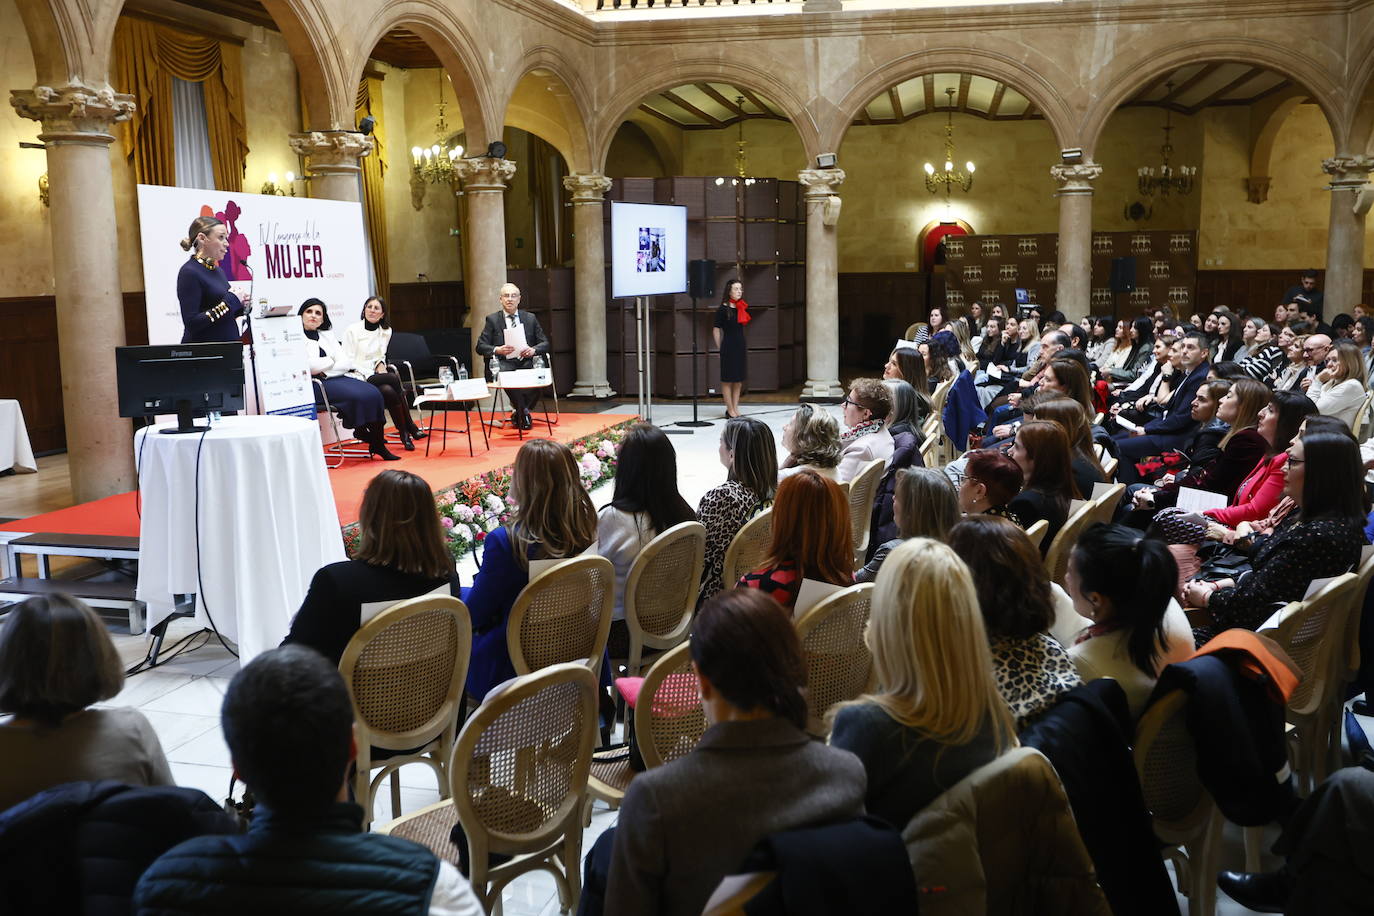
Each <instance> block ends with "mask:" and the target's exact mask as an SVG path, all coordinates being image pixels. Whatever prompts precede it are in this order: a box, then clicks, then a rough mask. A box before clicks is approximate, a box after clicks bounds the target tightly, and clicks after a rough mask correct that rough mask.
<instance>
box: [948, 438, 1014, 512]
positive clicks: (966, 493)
mask: <svg viewBox="0 0 1374 916" xmlns="http://www.w3.org/2000/svg"><path fill="white" fill-rule="evenodd" d="M1023 483H1024V477H1023V475H1022V473H1021V466H1020V465H1019V464H1017V463H1016V462H1015V461H1012V460H1011V458H1010V457H1009V456H1007V455H1004V454H1003V453H1002V452H999V451H997V450H995V449H990V448H985V449H978V450H977V451H973V452H969V454H968V459H967V461H966V462H965V464H964V470H963V473H962V474H961V475H960V477H959V484H958V486H959V491H958V495H959V511H960V512H962V513H963V514H964V515H992V516H996V517H997V518H1004V519H1006V520H1007V521H1009V522H1011V523H1012V524H1013V525H1017V526H1019V527H1025V526H1024V525H1023V524H1022V522H1021V519H1020V517H1019V516H1017V514H1016V513H1015V512H1013V511H1011V509H1009V508H1008V507H1007V506H1008V504H1009V503H1010V502H1011V501H1012V499H1013V498H1014V497H1015V496H1016V494H1018V493H1020V492H1021V486H1022V484H1023Z"/></svg>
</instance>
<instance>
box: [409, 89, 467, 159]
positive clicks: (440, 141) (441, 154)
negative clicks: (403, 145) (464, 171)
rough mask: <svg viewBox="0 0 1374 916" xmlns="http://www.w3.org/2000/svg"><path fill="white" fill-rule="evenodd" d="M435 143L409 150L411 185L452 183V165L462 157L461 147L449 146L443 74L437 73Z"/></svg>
mask: <svg viewBox="0 0 1374 916" xmlns="http://www.w3.org/2000/svg"><path fill="white" fill-rule="evenodd" d="M434 137H435V143H434V144H433V145H432V146H430V147H429V149H425V148H424V147H420V146H415V147H411V150H410V159H411V163H410V174H411V181H412V183H415V182H429V183H430V184H439V183H441V182H452V181H453V180H454V179H455V178H456V177H457V176H456V175H455V174H454V169H453V164H454V163H455V162H457V161H458V157H459V156H462V155H463V148H462V147H461V146H449V145H448V144H449V140H448V122H447V121H445V120H444V72H443V71H442V70H440V71H439V119H438V120H437V121H436V122H435V123H434Z"/></svg>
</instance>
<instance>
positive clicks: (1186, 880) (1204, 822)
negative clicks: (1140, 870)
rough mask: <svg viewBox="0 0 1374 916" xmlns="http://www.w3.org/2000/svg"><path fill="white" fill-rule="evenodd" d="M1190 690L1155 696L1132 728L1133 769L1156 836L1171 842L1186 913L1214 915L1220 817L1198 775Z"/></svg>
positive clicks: (1167, 854) (1194, 915) (1169, 851)
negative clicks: (1189, 710)
mask: <svg viewBox="0 0 1374 916" xmlns="http://www.w3.org/2000/svg"><path fill="white" fill-rule="evenodd" d="M1187 705H1188V695H1187V694H1185V693H1184V692H1183V691H1181V690H1174V691H1171V692H1170V693H1168V694H1166V695H1164V696H1163V697H1161V698H1160V699H1158V700H1156V701H1155V702H1154V703H1153V704H1152V705H1151V706H1150V708H1149V709H1147V710H1145V714H1144V715H1143V716H1141V718H1140V722H1139V723H1138V724H1137V725H1136V731H1135V750H1134V756H1135V768H1136V773H1137V775H1138V776H1139V777H1140V788H1141V791H1142V792H1143V793H1144V796H1145V807H1146V808H1148V809H1149V811H1150V816H1151V818H1152V819H1153V822H1154V831H1155V836H1156V837H1157V838H1158V839H1159V840H1160V841H1161V842H1162V843H1164V844H1166V845H1167V846H1169V847H1171V848H1169V849H1167V850H1166V851H1165V853H1164V854H1165V855H1166V856H1167V857H1168V858H1170V859H1171V860H1172V861H1173V863H1174V871H1175V874H1176V875H1177V876H1178V885H1179V890H1180V891H1182V893H1183V894H1184V895H1186V896H1187V898H1188V913H1189V916H1212V914H1213V913H1215V912H1216V905H1217V885H1216V877H1217V861H1218V854H1219V852H1220V845H1221V825H1222V816H1221V811H1220V809H1218V808H1217V803H1216V801H1215V800H1214V799H1213V798H1212V796H1211V795H1210V794H1208V792H1207V790H1206V789H1205V788H1204V787H1203V785H1202V781H1201V780H1200V779H1199V778H1198V774H1197V745H1196V743H1195V742H1194V741H1193V736H1192V734H1191V733H1189V731H1188V724H1187V715H1186V713H1187Z"/></svg>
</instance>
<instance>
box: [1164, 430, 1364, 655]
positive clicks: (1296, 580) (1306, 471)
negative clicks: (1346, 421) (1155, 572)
mask: <svg viewBox="0 0 1374 916" xmlns="http://www.w3.org/2000/svg"><path fill="white" fill-rule="evenodd" d="M1283 476H1284V494H1285V495H1286V496H1288V497H1289V498H1290V499H1292V500H1293V502H1294V503H1295V504H1296V505H1297V509H1296V511H1294V512H1293V513H1292V514H1291V515H1289V516H1288V518H1286V519H1284V521H1283V522H1282V523H1281V524H1280V525H1279V526H1278V528H1277V529H1275V531H1274V533H1273V534H1271V535H1269V536H1267V537H1263V538H1259V539H1258V543H1256V544H1255V545H1254V552H1253V553H1252V554H1251V564H1250V565H1251V570H1250V571H1249V572H1245V573H1241V574H1240V575H1239V576H1238V577H1236V578H1230V577H1227V578H1222V579H1218V580H1216V581H1212V582H1204V581H1194V582H1192V583H1190V584H1189V585H1188V586H1187V588H1186V589H1185V591H1184V597H1185V599H1186V603H1187V605H1188V607H1191V608H1203V609H1205V611H1206V613H1202V614H1198V615H1196V617H1195V618H1194V622H1195V623H1200V624H1201V629H1200V630H1199V632H1198V636H1199V639H1198V644H1199V645H1201V644H1202V642H1205V641H1206V639H1207V638H1210V636H1211V635H1212V634H1214V633H1218V632H1220V631H1222V630H1225V629H1228V628H1230V627H1243V628H1244V629H1247V630H1254V629H1257V628H1258V627H1259V626H1260V625H1261V624H1262V623H1264V621H1265V620H1267V619H1268V618H1269V617H1270V615H1271V614H1273V612H1274V611H1275V610H1276V609H1277V608H1279V607H1281V606H1282V605H1284V604H1287V603H1288V602H1290V601H1298V600H1300V599H1301V598H1302V597H1303V595H1304V594H1305V593H1306V592H1307V587H1308V585H1309V584H1311V582H1312V580H1313V579H1321V578H1326V577H1329V576H1339V575H1340V574H1341V573H1343V572H1346V571H1348V570H1349V569H1350V568H1351V567H1352V566H1354V565H1355V564H1356V563H1357V562H1359V559H1360V547H1361V545H1363V544H1364V543H1365V538H1364V525H1365V518H1366V516H1367V515H1368V514H1369V497H1368V495H1367V494H1366V492H1365V487H1364V479H1363V478H1364V468H1363V466H1362V465H1361V462H1360V450H1359V446H1358V445H1357V444H1356V443H1355V439H1354V437H1352V436H1351V435H1350V434H1349V433H1346V432H1337V431H1333V430H1329V429H1309V430H1307V431H1306V432H1304V433H1303V434H1302V435H1301V436H1299V437H1298V438H1297V439H1295V440H1294V441H1293V443H1292V444H1291V445H1290V446H1289V447H1288V462H1287V464H1286V466H1285V467H1284V470H1283Z"/></svg>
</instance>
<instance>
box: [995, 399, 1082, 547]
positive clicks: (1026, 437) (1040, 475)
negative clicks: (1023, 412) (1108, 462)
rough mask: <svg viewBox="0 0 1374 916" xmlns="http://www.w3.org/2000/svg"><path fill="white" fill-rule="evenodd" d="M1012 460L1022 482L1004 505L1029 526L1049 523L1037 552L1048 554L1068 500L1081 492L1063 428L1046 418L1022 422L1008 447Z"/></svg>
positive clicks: (1066, 435)
mask: <svg viewBox="0 0 1374 916" xmlns="http://www.w3.org/2000/svg"><path fill="white" fill-rule="evenodd" d="M1010 454H1011V459H1012V460H1013V461H1015V462H1016V463H1017V465H1018V466H1020V468H1021V475H1022V478H1023V479H1024V483H1023V484H1022V486H1021V492H1020V493H1018V494H1016V496H1015V497H1014V498H1013V499H1012V501H1011V502H1010V503H1008V504H1007V508H1008V509H1010V510H1011V511H1012V513H1013V514H1015V516H1016V517H1017V518H1018V519H1019V520H1020V522H1021V524H1022V525H1025V526H1026V527H1027V528H1029V527H1030V526H1031V525H1034V524H1035V523H1036V522H1038V521H1040V520H1041V519H1044V520H1045V521H1046V522H1048V523H1049V530H1048V531H1046V532H1045V539H1044V540H1043V541H1041V543H1040V552H1041V553H1042V554H1044V553H1048V552H1049V549H1050V544H1051V543H1053V541H1054V536H1055V535H1056V534H1058V533H1059V529H1060V528H1062V527H1064V522H1066V521H1068V518H1069V503H1070V502H1071V501H1073V500H1075V499H1080V498H1081V497H1082V494H1081V493H1079V492H1078V487H1077V486H1076V485H1075V484H1074V482H1073V459H1072V457H1071V455H1070V452H1069V437H1068V434H1067V433H1065V431H1064V427H1062V426H1060V425H1059V424H1058V423H1051V422H1050V421H1049V420H1032V421H1030V422H1029V423H1023V424H1021V428H1020V429H1018V430H1017V431H1016V439H1015V440H1014V441H1013V442H1012V446H1011V451H1010Z"/></svg>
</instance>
